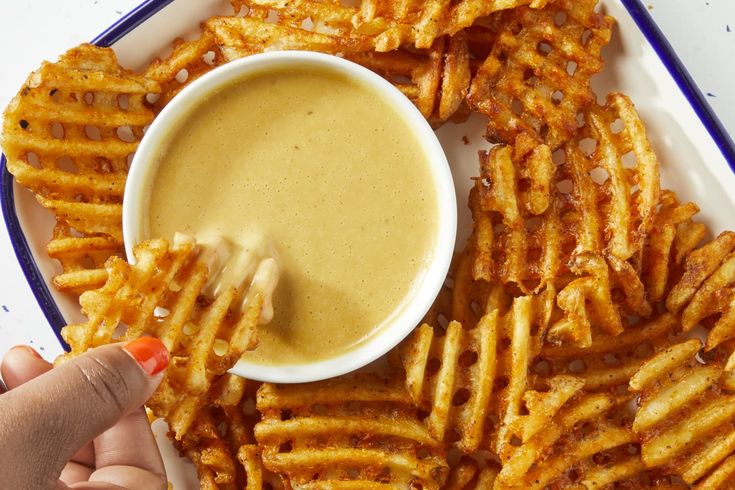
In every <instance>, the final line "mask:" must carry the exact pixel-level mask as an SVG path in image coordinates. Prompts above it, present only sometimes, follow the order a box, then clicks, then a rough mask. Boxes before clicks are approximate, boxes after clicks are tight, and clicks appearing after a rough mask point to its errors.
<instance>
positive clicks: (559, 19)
mask: <svg viewBox="0 0 735 490" xmlns="http://www.w3.org/2000/svg"><path fill="white" fill-rule="evenodd" d="M566 23H567V13H566V12H564V11H563V10H561V11H559V12H557V13H556V15H555V16H554V24H555V25H556V26H557V27H561V26H563V25H564V24H566Z"/></svg>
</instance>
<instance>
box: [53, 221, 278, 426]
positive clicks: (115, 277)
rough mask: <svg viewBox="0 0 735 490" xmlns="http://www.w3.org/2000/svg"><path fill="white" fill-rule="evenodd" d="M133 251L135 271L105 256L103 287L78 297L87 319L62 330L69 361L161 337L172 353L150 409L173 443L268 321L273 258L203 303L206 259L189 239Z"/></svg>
mask: <svg viewBox="0 0 735 490" xmlns="http://www.w3.org/2000/svg"><path fill="white" fill-rule="evenodd" d="M134 253H135V258H136V260H137V262H136V265H134V266H131V265H129V264H127V263H126V262H125V261H123V260H122V259H120V258H116V257H113V258H111V259H110V260H109V261H108V262H107V265H106V269H107V272H108V279H107V282H106V283H105V285H104V286H103V287H102V288H100V289H98V290H91V291H87V292H85V293H84V294H82V296H81V298H80V303H81V305H82V311H83V312H84V313H85V315H86V316H87V317H88V319H89V320H88V321H87V322H86V323H83V324H76V325H68V326H66V327H64V329H63V330H62V335H63V337H64V340H66V342H67V343H68V344H69V345H70V346H71V349H72V350H71V352H70V353H69V354H67V356H74V355H78V354H81V353H84V352H85V351H86V350H87V349H89V348H91V347H96V346H99V345H103V344H107V343H110V342H115V341H118V340H131V339H135V338H138V337H140V336H141V335H153V336H156V337H158V338H160V339H161V341H162V342H163V343H164V344H165V345H166V347H167V348H168V350H169V352H170V353H171V365H170V366H169V368H168V370H167V372H166V375H165V376H164V380H163V382H162V383H161V385H160V386H159V388H158V389H157V391H156V393H155V394H154V395H153V397H152V398H151V400H150V401H149V407H150V408H151V409H152V410H153V412H154V413H155V414H156V415H157V416H158V417H163V418H165V419H166V421H167V422H168V423H169V427H170V428H171V430H172V431H173V433H174V434H175V437H176V439H177V440H179V439H181V438H182V437H183V436H184V435H185V434H186V432H187V431H188V429H189V427H190V426H191V424H192V422H193V420H194V417H195V416H196V414H197V410H198V409H199V408H200V407H201V406H202V405H203V404H204V401H205V400H206V399H207V396H208V391H209V389H210V387H211V382H212V380H213V379H214V377H215V376H219V375H222V374H223V373H224V372H225V371H227V370H228V369H230V368H231V367H232V366H233V365H234V364H235V362H237V360H238V359H240V357H241V356H242V354H243V353H244V352H245V351H246V350H249V349H252V348H254V347H255V345H256V344H257V326H258V324H262V323H264V322H265V321H267V320H269V318H268V317H267V315H266V312H268V311H269V310H270V301H271V299H270V298H271V295H272V292H273V288H274V287H275V283H276V281H277V279H278V271H277V265H276V264H275V261H274V260H273V259H263V260H262V261H260V262H259V263H258V264H252V266H253V267H251V270H250V271H247V270H245V271H243V283H245V281H248V282H247V287H246V288H245V289H244V290H243V291H238V290H237V289H236V288H235V287H234V286H230V287H225V288H223V290H222V292H221V293H219V294H218V295H217V296H216V297H214V298H211V299H208V297H207V295H206V287H207V282H208V280H209V276H210V275H209V267H210V266H209V264H208V262H211V257H207V256H206V255H207V254H205V253H204V252H200V251H199V249H198V247H197V246H196V244H195V242H194V241H193V239H191V238H189V237H185V236H183V235H177V237H176V239H175V240H174V243H173V244H172V245H171V246H169V244H168V243H167V242H166V241H165V240H161V239H154V240H150V241H148V242H145V243H144V244H141V245H139V246H137V247H136V249H135V252H134ZM256 266H257V268H256ZM119 329H122V330H123V331H122V332H120V331H119Z"/></svg>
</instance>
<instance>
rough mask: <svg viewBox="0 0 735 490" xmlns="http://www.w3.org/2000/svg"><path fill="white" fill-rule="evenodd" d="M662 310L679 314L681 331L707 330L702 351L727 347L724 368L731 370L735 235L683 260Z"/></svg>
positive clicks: (734, 330)
mask: <svg viewBox="0 0 735 490" xmlns="http://www.w3.org/2000/svg"><path fill="white" fill-rule="evenodd" d="M692 241H693V240H692ZM666 307H667V308H668V309H669V310H670V311H673V312H681V322H682V327H683V328H684V330H685V331H689V330H691V329H693V328H694V327H695V326H696V325H699V324H703V325H705V326H706V327H707V328H709V329H710V331H709V333H708V335H707V342H706V344H705V350H707V351H711V350H712V349H714V348H715V347H717V346H719V345H720V344H723V345H727V346H728V349H729V351H730V353H731V355H730V358H729V360H728V361H727V366H726V368H727V369H728V370H730V369H733V368H735V345H733V341H732V339H733V338H735V233H733V232H731V231H726V232H723V233H721V234H720V236H718V237H717V238H715V239H714V240H712V241H711V242H709V243H707V244H705V245H703V246H701V247H699V248H698V249H696V250H694V251H692V252H691V253H689V254H688V255H687V256H686V258H685V259H684V271H683V274H682V276H681V278H680V279H679V281H678V282H677V283H676V284H675V285H674V287H673V288H672V289H671V292H670V293H669V296H668V297H667V298H666Z"/></svg>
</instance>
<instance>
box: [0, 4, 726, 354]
mask: <svg viewBox="0 0 735 490" xmlns="http://www.w3.org/2000/svg"><path fill="white" fill-rule="evenodd" d="M190 1H192V2H194V1H196V0H190ZM139 2H140V0H64V1H63V2H59V1H57V0H23V1H18V0H4V1H0V46H1V47H2V48H0V49H2V57H1V58H0V59H1V60H2V61H1V62H0V108H4V107H5V105H6V104H7V103H8V101H9V100H10V99H11V97H12V96H13V95H14V94H15V93H16V92H17V91H18V88H19V87H20V86H21V84H22V83H23V81H24V80H25V77H26V76H27V74H28V73H29V72H31V71H32V70H34V69H35V68H36V67H38V65H39V64H40V62H41V61H42V60H44V59H48V60H54V59H55V58H56V57H57V56H58V55H59V54H61V53H62V52H64V51H65V50H66V49H67V48H69V47H71V46H74V45H76V44H79V43H81V42H84V41H88V40H90V39H92V38H93V37H94V36H95V35H97V34H98V33H100V32H101V31H102V30H104V29H105V28H106V27H107V26H109V25H110V24H112V23H113V22H115V21H116V20H117V19H118V18H120V17H121V16H122V15H123V14H124V13H125V12H127V11H129V10H130V9H132V8H133V7H134V6H135V5H137V4H138V3H139ZM646 3H647V5H648V6H649V8H650V10H651V13H652V14H653V17H654V18H655V20H656V21H657V22H658V23H659V25H660V27H661V28H662V30H663V31H664V33H665V34H666V35H667V36H668V38H669V40H670V41H671V44H672V45H673V46H674V48H675V49H676V51H677V52H678V53H679V56H680V57H681V59H682V60H683V61H684V63H685V65H686V66H687V67H688V69H689V71H690V72H691V73H692V75H693V77H694V79H695V81H696V82H697V84H698V85H699V87H700V88H701V90H702V92H704V93H706V94H708V96H707V98H708V100H709V102H710V104H711V105H712V106H713V107H714V109H715V111H716V112H717V113H718V115H719V116H720V118H721V119H722V121H723V123H724V124H725V127H726V128H727V129H728V130H729V131H730V133H731V134H735V91H734V90H733V89H732V88H731V87H732V80H734V79H735V63H733V62H732V60H733V59H735V2H733V1H732V0H710V1H704V0H647V2H646ZM0 274H2V279H1V280H0V356H2V355H3V354H4V353H5V351H6V350H7V349H8V348H10V347H12V346H14V345H17V344H21V343H25V344H31V345H33V346H35V347H36V348H37V349H38V350H39V351H40V352H41V353H42V354H43V355H44V357H46V358H47V359H49V360H53V358H54V357H56V355H58V354H59V353H60V352H61V348H60V346H59V344H58V342H57V340H56V337H55V336H54V334H53V333H52V332H51V329H50V327H49V326H48V323H47V322H46V319H45V317H44V316H43V313H42V312H41V310H40V308H39V307H38V305H37V304H36V300H35V298H34V296H33V294H32V293H31V290H30V288H29V287H28V284H27V283H26V280H25V277H24V276H23V273H22V272H21V269H20V267H19V265H18V263H17V261H16V258H15V254H14V252H13V249H12V247H11V245H10V240H9V238H8V234H7V231H6V230H5V226H4V225H0Z"/></svg>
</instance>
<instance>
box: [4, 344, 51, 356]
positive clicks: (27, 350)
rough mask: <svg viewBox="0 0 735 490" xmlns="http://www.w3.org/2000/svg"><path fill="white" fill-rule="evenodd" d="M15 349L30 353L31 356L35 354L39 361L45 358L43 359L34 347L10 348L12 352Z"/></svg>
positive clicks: (19, 346)
mask: <svg viewBox="0 0 735 490" xmlns="http://www.w3.org/2000/svg"><path fill="white" fill-rule="evenodd" d="M14 349H23V350H24V351H26V352H28V353H29V354H33V355H34V356H35V357H37V358H38V359H43V357H41V354H39V353H38V352H36V349H34V348H33V347H31V346H29V345H16V346H15V347H11V348H10V350H14Z"/></svg>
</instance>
